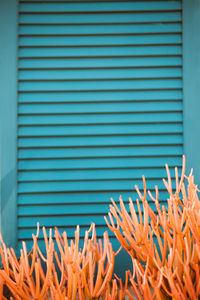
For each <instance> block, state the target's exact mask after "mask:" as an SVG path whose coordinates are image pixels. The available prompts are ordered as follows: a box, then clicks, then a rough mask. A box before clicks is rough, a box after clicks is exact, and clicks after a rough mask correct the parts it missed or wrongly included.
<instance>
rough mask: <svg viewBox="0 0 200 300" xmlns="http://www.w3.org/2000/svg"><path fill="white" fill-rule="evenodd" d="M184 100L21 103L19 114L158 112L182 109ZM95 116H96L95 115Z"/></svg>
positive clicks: (76, 114) (76, 115)
mask: <svg viewBox="0 0 200 300" xmlns="http://www.w3.org/2000/svg"><path fill="white" fill-rule="evenodd" d="M182 108H183V104H182V101H170V102H168V101H162V102H153V101H152V102H125V103H123V102H121V103H115V104H113V103H89V104H88V103H83V104H82V103H81V104H78V105H77V104H75V103H74V104H56V103H52V104H20V106H19V114H75V115H74V119H75V118H76V117H77V119H79V116H78V114H79V113H80V114H89V113H90V114H91V113H94V114H95V113H107V114H109V113H123V112H127V113H131V112H142V113H144V112H156V111H163V112H167V111H180V110H182ZM93 117H94V118H95V116H93Z"/></svg>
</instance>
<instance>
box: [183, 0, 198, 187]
mask: <svg viewBox="0 0 200 300" xmlns="http://www.w3.org/2000/svg"><path fill="white" fill-rule="evenodd" d="M183 103H184V109H183V118H184V123H183V125H184V130H183V132H184V153H185V155H186V159H187V172H189V171H190V169H191V168H194V175H195V182H196V184H198V185H199V186H200V0H183Z"/></svg>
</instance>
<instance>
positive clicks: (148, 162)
mask: <svg viewBox="0 0 200 300" xmlns="http://www.w3.org/2000/svg"><path fill="white" fill-rule="evenodd" d="M175 138H176V140H177V141H178V136H175ZM154 139H155V137H154ZM181 139H182V137H181ZM171 143H172V142H171ZM165 163H168V164H169V165H171V166H176V165H177V166H179V165H181V157H179V156H177V157H165V158H164V157H154V158H152V157H128V158H127V157H123V158H88V159H87V158H84V159H49V160H43V159H38V160H37V159H34V160H20V161H19V163H18V169H19V170H73V169H88V170H89V169H109V168H115V169H119V168H145V167H148V168H149V167H163V166H164V164H165Z"/></svg>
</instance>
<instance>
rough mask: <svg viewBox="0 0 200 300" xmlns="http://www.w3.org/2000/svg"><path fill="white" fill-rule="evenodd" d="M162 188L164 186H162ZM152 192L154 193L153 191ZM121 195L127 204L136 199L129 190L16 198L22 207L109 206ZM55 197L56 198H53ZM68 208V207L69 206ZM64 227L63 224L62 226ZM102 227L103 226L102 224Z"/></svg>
mask: <svg viewBox="0 0 200 300" xmlns="http://www.w3.org/2000/svg"><path fill="white" fill-rule="evenodd" d="M163 188H164V185H163ZM163 188H162V189H161V190H160V193H159V195H160V196H159V198H160V199H161V200H162V201H166V199H167V196H168V193H167V192H166V189H165V190H163ZM153 191H155V190H154V189H153ZM121 194H122V195H123V199H124V201H125V202H126V203H127V202H128V201H129V197H131V198H132V199H133V200H134V199H136V197H137V193H136V192H135V191H134V190H133V189H131V190H130V191H128V192H124V191H123V192H122V193H120V192H116V191H111V192H108V191H104V192H98V193H96V192H91V193H87V192H83V193H81V196H80V193H77V192H75V193H69V192H68V193H56V194H54V193H37V194H20V195H19V196H18V204H19V205H21V206H23V205H26V206H27V205H29V206H31V205H36V206H37V205H45V206H48V205H55V206H56V205H68V204H69V205H71V206H72V205H73V204H74V205H77V204H91V205H92V204H93V203H99V204H100V203H107V204H108V205H109V204H110V198H113V199H115V201H116V202H117V203H118V202H119V197H120V195H121ZM55 195H56V197H55ZM69 207H70V206H69ZM63 225H64V224H63ZM102 225H103V224H102ZM104 225H105V224H104Z"/></svg>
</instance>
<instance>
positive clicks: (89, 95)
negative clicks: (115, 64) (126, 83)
mask: <svg viewBox="0 0 200 300" xmlns="http://www.w3.org/2000/svg"><path fill="white" fill-rule="evenodd" d="M18 98H19V103H28V102H33V103H38V102H41V103H51V102H52V103H59V102H106V101H110V102H111V101H140V100H145V101H152V100H153V101H156V100H158V101H160V100H180V99H182V90H172V91H170V90H156V91H155V90H151V91H149V90H142V91H101V92H99V91H98V92H95V91H92V92H91V91H90V92H87V91H85V92H84V93H83V92H82V93H80V92H78V91H77V92H59V93H56V94H55V93H52V92H40V93H39V92H38V93H25V92H23V93H19V95H18Z"/></svg>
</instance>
